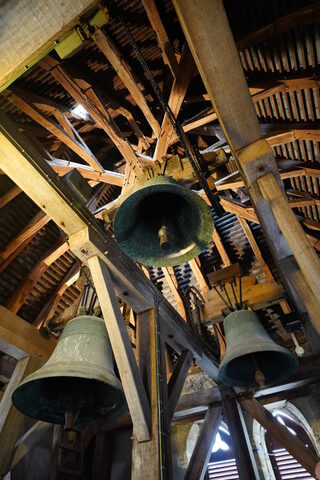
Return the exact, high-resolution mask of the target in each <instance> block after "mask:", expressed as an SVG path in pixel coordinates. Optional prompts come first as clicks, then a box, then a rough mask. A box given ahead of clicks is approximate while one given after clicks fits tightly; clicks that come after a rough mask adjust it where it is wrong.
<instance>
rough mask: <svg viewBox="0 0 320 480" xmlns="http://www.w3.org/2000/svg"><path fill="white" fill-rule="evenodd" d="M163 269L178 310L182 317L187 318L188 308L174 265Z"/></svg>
mask: <svg viewBox="0 0 320 480" xmlns="http://www.w3.org/2000/svg"><path fill="white" fill-rule="evenodd" d="M162 271H163V274H164V276H165V279H166V280H167V282H168V285H169V287H170V290H171V291H172V293H173V295H174V298H175V300H176V302H177V307H178V312H179V313H180V315H181V317H182V318H184V319H185V320H186V310H185V306H184V303H183V299H182V296H181V293H180V292H179V285H178V282H177V279H176V276H175V273H174V269H173V267H167V268H165V267H163V268H162Z"/></svg>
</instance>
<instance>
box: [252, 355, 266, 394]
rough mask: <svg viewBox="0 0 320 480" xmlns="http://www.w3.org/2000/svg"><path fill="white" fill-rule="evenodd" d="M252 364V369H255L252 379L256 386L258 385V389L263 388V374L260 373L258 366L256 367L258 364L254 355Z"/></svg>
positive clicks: (264, 381) (264, 380)
mask: <svg viewBox="0 0 320 480" xmlns="http://www.w3.org/2000/svg"><path fill="white" fill-rule="evenodd" d="M253 363H254V367H255V374H254V379H255V381H256V382H257V384H258V385H259V387H264V385H265V383H266V379H265V376H264V375H263V373H262V372H261V370H260V368H259V365H258V362H257V359H256V356H255V355H253Z"/></svg>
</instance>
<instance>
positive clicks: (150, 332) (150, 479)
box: [131, 310, 171, 480]
mask: <svg viewBox="0 0 320 480" xmlns="http://www.w3.org/2000/svg"><path fill="white" fill-rule="evenodd" d="M158 337H159V335H158V329H157V321H156V318H155V312H154V310H149V311H147V312H144V313H141V314H139V315H138V318H137V346H136V348H137V362H138V366H139V370H140V374H141V377H142V380H143V383H144V385H145V388H146V392H147V396H148V397H149V400H150V405H151V439H150V440H149V441H148V442H141V443H139V442H138V441H137V437H136V433H135V431H134V430H133V447H132V477H131V478H132V480H141V479H142V478H143V479H144V480H160V478H162V473H163V475H164V478H166V479H167V478H168V479H169V478H170V475H171V474H170V472H171V468H170V462H171V458H166V454H168V449H167V448H166V447H165V443H166V440H167V439H166V437H167V435H164V434H165V433H168V431H166V430H167V425H166V421H165V419H164V417H163V410H164V408H163V407H164V405H163V404H162V402H161V401H162V400H163V399H161V393H164V396H165V395H166V392H165V390H166V388H164V389H162V392H161V391H160V379H161V376H162V380H163V381H165V382H166V376H165V366H164V362H162V364H163V366H162V367H161V365H159V348H160V349H161V352H160V354H161V353H164V349H163V348H162V347H163V346H161V345H160V341H159V338H158ZM164 400H165V399H164ZM164 462H165V463H164ZM161 470H162V472H161Z"/></svg>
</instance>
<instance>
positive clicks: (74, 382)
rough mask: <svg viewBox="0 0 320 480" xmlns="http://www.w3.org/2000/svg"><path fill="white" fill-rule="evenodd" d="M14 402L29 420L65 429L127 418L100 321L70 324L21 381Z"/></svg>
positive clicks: (85, 319) (83, 318) (86, 318)
mask: <svg viewBox="0 0 320 480" xmlns="http://www.w3.org/2000/svg"><path fill="white" fill-rule="evenodd" d="M12 402H13V404H14V405H15V407H16V408H17V409H18V410H20V411H21V412H22V413H24V414H25V415H28V416H29V417H32V418H36V419H38V420H43V421H45V422H49V423H56V424H65V425H67V426H69V427H71V426H72V424H75V425H86V424H91V423H96V422H100V421H102V420H105V419H108V420H111V419H114V418H116V417H118V416H119V415H121V414H122V413H123V412H125V411H126V410H127V404H126V400H125V396H124V393H123V390H122V386H121V383H120V381H119V380H118V378H117V377H116V375H115V373H114V370H113V361H112V350H111V345H110V341H109V337H108V334H107V330H106V327H105V323H104V320H103V319H101V318H97V317H92V316H81V317H77V318H74V319H73V320H71V321H70V322H68V323H67V325H66V326H65V328H64V331H63V333H62V335H61V338H60V340H59V342H58V344H57V346H56V348H55V350H54V352H53V354H52V355H51V357H50V359H49V360H48V361H47V363H46V364H45V365H43V367H42V368H40V369H39V370H37V371H36V372H34V373H32V374H31V375H29V376H28V377H26V378H25V380H24V381H23V382H22V383H21V384H20V385H19V387H18V388H17V389H16V390H15V391H14V392H13V395H12Z"/></svg>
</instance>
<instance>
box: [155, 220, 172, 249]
mask: <svg viewBox="0 0 320 480" xmlns="http://www.w3.org/2000/svg"><path fill="white" fill-rule="evenodd" d="M158 237H159V241H160V248H161V249H162V250H168V249H169V248H170V246H171V245H170V242H169V231H168V227H166V226H165V225H162V227H160V229H159V232H158Z"/></svg>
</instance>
